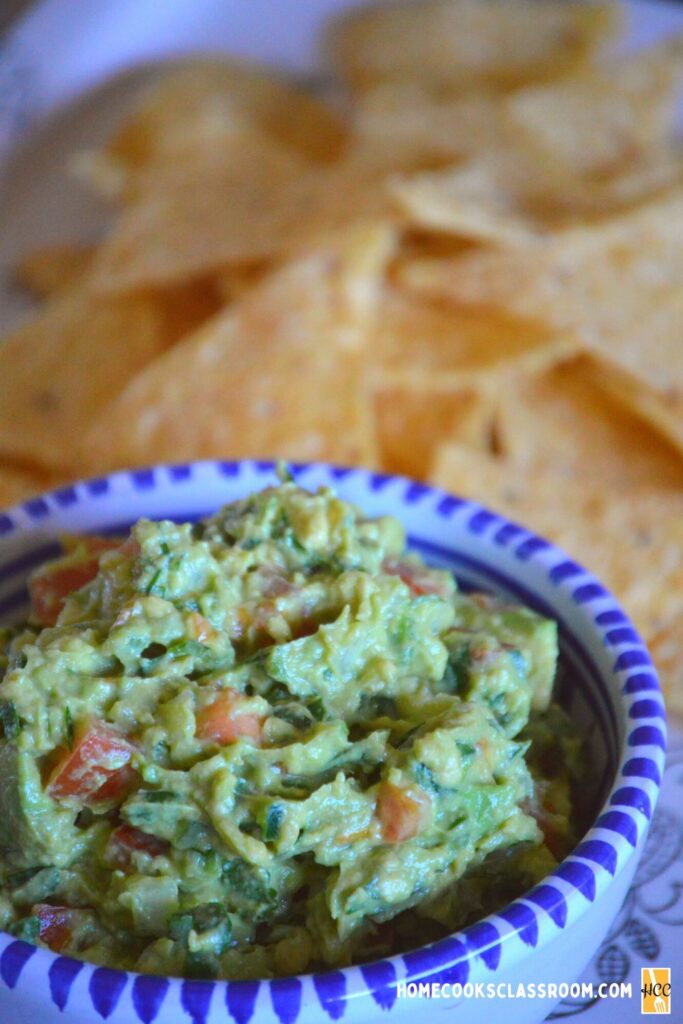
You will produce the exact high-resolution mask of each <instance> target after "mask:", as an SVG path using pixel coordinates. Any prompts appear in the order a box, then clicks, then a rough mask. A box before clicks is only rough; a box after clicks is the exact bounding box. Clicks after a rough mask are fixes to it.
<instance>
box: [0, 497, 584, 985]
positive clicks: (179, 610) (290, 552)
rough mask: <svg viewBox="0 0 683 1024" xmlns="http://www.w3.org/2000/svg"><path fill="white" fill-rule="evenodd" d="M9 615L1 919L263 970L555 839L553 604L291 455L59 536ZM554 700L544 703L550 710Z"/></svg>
mask: <svg viewBox="0 0 683 1024" xmlns="http://www.w3.org/2000/svg"><path fill="white" fill-rule="evenodd" d="M30 589H31V597H32V613H31V618H30V620H29V622H28V623H27V624H26V625H24V626H22V627H17V628H5V629H4V630H2V633H1V634H0V650H1V651H2V653H1V655H0V673H2V682H1V683H0V722H1V724H2V734H3V738H2V739H1V740H0V772H1V773H2V780H3V783H2V787H0V815H1V816H2V821H3V829H2V831H0V927H4V928H5V929H7V930H9V931H11V932H13V933H14V934H15V935H19V936H21V937H23V938H25V939H28V940H30V941H36V942H40V943H43V944H45V945H47V946H49V947H50V948H51V949H53V950H58V951H60V952H62V953H66V954H70V955H74V956H78V957H81V958H84V959H86V960H91V961H94V962H96V963H102V964H108V965H113V966H117V967H123V968H131V969H136V970H140V971H149V972H158V973H168V974H179V975H185V976H193V977H224V978H245V977H259V976H260V977H267V976H271V975H274V974H287V973H295V972H300V971H303V970H306V969H313V968H316V967H320V966H322V965H328V966H332V965H342V964H348V963H351V962H353V961H358V960H363V959H368V958H370V957H374V956H383V955H386V954H388V953H390V952H395V951H397V950H400V949H405V948H409V947H410V946H413V945H416V944H422V943H423V942H425V941H428V940H430V939H433V938H435V937H438V936H439V935H443V934H445V933H447V932H449V931H452V930H453V929H454V928H457V927H459V926H460V925H462V924H464V923H467V922H468V921H470V920H472V919H475V918H477V917H479V916H481V914H483V913H485V912H487V911H489V910H491V909H493V908H494V907H496V906H498V905H500V903H502V902H504V901H506V900H507V899H509V898H510V897H512V896H514V895H516V894H518V893H519V892H521V891H523V890H524V889H525V888H526V887H528V886H529V885H530V884H532V883H533V882H535V881H536V880H537V879H538V878H539V877H541V876H542V875H543V874H545V873H546V872H547V870H548V869H549V868H551V867H552V866H553V864H554V863H555V858H556V857H560V856H562V855H563V854H564V853H565V852H566V851H567V849H568V848H569V846H570V845H571V843H572V841H573V839H572V828H571V825H570V821H571V801H570V790H571V780H572V777H573V776H574V775H575V766H576V762H577V759H578V752H579V747H578V743H577V740H576V738H575V737H574V735H573V733H572V730H571V728H570V726H569V724H568V722H567V720H566V718H565V716H564V715H563V713H562V712H561V711H560V710H559V709H558V708H556V707H553V706H552V705H550V695H551V691H552V686H553V679H554V675H555V667H556V660H557V630H556V626H555V624H554V623H553V622H551V621H549V620H547V619H543V618H541V617H539V616H538V615H536V614H535V613H534V612H532V611H530V610H528V609H525V608H520V607H511V606H508V605H505V604H502V603H501V602H500V601H497V600H495V599H492V598H490V597H487V596H484V595H476V594H474V595H463V594H462V593H460V592H458V590H457V588H456V584H455V581H454V579H453V577H452V575H451V574H450V573H448V572H444V571H441V570H438V569H431V568H429V567H427V566H425V565H424V564H423V563H422V562H421V561H420V560H419V559H418V558H416V557H415V556H414V555H411V554H407V553H406V551H405V538H404V534H403V530H402V528H401V526H400V524H399V523H398V522H397V521H395V520H394V519H390V518H382V519H376V520H369V519H366V518H364V517H363V515H362V513H361V512H360V511H359V510H358V509H356V508H354V507H352V506H350V505H348V504H347V503H345V502H343V501H341V500H340V499H339V498H337V497H336V496H335V495H334V493H332V492H331V491H329V490H321V491H320V492H319V493H317V494H310V493H308V492H307V491H304V490H302V489H300V488H299V487H297V486H296V485H295V484H294V483H291V482H284V483H282V484H281V485H280V486H278V487H272V488H269V489H267V490H265V491H263V492H262V493H260V494H257V495H254V496H251V497H249V498H246V499H244V500H241V501H237V502H234V503H232V504H230V505H228V506H226V507H225V508H223V509H221V511H220V512H218V513H217V514H216V515H215V516H213V517H211V518H210V519H207V520H205V521H203V522H200V523H183V524H177V523H173V522H168V521H164V522H150V521H147V520H141V521H140V522H138V523H137V524H136V525H135V526H134V527H133V529H132V531H131V533H130V536H129V537H128V538H126V539H125V540H122V539H117V540H107V539H98V538H80V539H72V540H70V541H69V542H68V543H67V545H66V550H65V554H64V556H63V557H61V558H60V559H58V560H57V561H55V562H52V563H49V564H48V565H46V566H44V567H43V568H41V569H40V570H39V571H38V572H37V573H36V574H35V575H34V577H33V579H32V581H31V587H30ZM549 705H550V710H549Z"/></svg>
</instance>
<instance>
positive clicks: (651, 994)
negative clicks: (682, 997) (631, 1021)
mask: <svg viewBox="0 0 683 1024" xmlns="http://www.w3.org/2000/svg"><path fill="white" fill-rule="evenodd" d="M640 1012H641V1013H671V969H670V968H669V967H641V969H640Z"/></svg>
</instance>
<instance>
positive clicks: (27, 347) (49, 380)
mask: <svg viewBox="0 0 683 1024" xmlns="http://www.w3.org/2000/svg"><path fill="white" fill-rule="evenodd" d="M215 308H216V306H215V300H214V302H213V304H212V302H211V297H210V295H208V296H207V295H204V294H203V293H201V292H200V293H196V292H194V291H190V290H185V289H180V290H179V292H178V293H175V294H174V295H173V296H166V297H164V296H159V295H151V294H148V295H144V296H143V295H138V296H127V297H126V298H125V299H113V298H105V297H103V296H101V295H98V294H96V293H93V292H92V291H91V290H89V289H87V288H84V287H82V286H81V285H80V284H79V283H77V285H76V286H75V287H73V288H69V289H67V290H66V291H64V292H60V293H59V294H58V295H57V296H56V297H55V298H53V299H52V300H50V301H49V302H48V304H47V305H46V306H45V307H44V308H43V309H42V310H41V311H40V312H39V313H38V314H37V315H36V316H34V317H32V318H31V319H29V320H28V321H27V322H26V323H24V324H23V325H22V326H20V327H19V329H18V330H16V331H15V332H14V333H12V334H11V335H10V336H9V337H8V338H6V339H5V340H4V341H3V343H2V345H1V346H0V452H1V453H3V455H5V456H7V457H10V458H12V459H18V460H27V461H31V462H35V463H36V464H38V465H40V466H43V467H46V468H48V469H64V470H67V471H68V470H71V469H73V470H76V471H78V470H80V468H81V467H80V464H79V461H78V454H77V453H78V450H79V447H80V443H81V439H82V437H83V433H84V432H85V431H86V429H87V428H88V426H89V424H90V422H91V421H92V420H93V419H94V418H95V417H96V416H98V415H99V413H100V411H101V409H102V408H103V407H104V406H105V405H106V404H107V402H109V401H110V399H111V398H112V396H113V395H115V394H117V392H118V391H119V390H120V389H121V388H123V387H124V386H125V385H126V384H127V383H128V381H129V380H130V379H131V378H132V377H134V376H135V374H137V373H139V372H140V371H141V370H142V369H143V368H144V367H145V366H147V364H148V363H150V362H151V361H152V360H154V359H156V357H157V356H159V355H160V354H161V353H162V352H164V351H165V350H166V348H167V347H168V346H169V345H170V344H172V343H173V342H174V341H175V340H176V339H177V337H178V336H179V335H180V334H181V333H182V332H183V331H184V330H187V329H190V328H194V327H196V326H197V323H198V322H201V320H202V319H204V316H205V315H206V314H207V313H209V312H211V311H213V310H214V309H215Z"/></svg>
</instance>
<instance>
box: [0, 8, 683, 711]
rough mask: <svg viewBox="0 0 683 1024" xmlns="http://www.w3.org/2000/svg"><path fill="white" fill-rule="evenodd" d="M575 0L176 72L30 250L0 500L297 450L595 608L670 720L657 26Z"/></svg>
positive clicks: (387, 11) (682, 284) (374, 32)
mask: <svg viewBox="0 0 683 1024" xmlns="http://www.w3.org/2000/svg"><path fill="white" fill-rule="evenodd" d="M621 34H622V12H621V11H620V9H619V7H618V6H616V5H615V4H613V3H611V2H609V0H608V2H602V0H593V2H591V0H586V2H571V0H487V2H486V3H484V2H482V0H421V2H420V0H416V2H414V3H409V2H396V0H388V2H383V3H381V4H378V5H376V6H371V7H366V8H354V9H353V10H352V11H351V13H349V14H346V15H344V16H343V17H341V18H338V19H337V20H336V21H334V22H333V23H332V24H331V25H330V26H329V27H328V31H327V33H326V37H325V39H324V41H323V45H324V47H325V52H326V54H327V57H328V61H329V64H330V67H331V68H332V69H333V72H334V75H335V76H336V77H335V79H334V81H335V83H336V84H335V85H334V87H331V86H330V87H329V88H326V89H325V96H326V97H328V99H323V98H321V97H320V96H319V95H314V94H313V93H311V92H310V91H307V90H306V89H304V88H303V87H300V86H298V85H297V84H296V83H294V82H292V81H291V80H288V79H286V78H284V77H283V76H281V75H278V74H277V73H276V72H274V71H272V70H264V69H260V68H256V67H247V66H244V65H241V64H238V63H236V62H232V61H224V62H219V61H215V60H214V61H203V62H197V61H195V62H192V63H189V64H187V65H184V66H182V67H181V68H180V69H176V70H174V71H173V72H171V73H168V74H167V76H166V77H160V79H159V81H158V82H157V83H156V84H155V85H154V87H153V88H152V89H151V91H150V92H149V94H147V95H144V96H141V97H140V99H139V103H138V105H137V107H136V109H134V110H132V111H131V112H130V114H129V116H128V117H127V119H126V121H125V122H124V123H123V124H122V125H121V127H120V129H119V130H118V132H117V133H116V135H115V136H114V138H112V139H111V140H110V141H109V143H108V145H106V147H105V148H104V149H103V150H101V151H97V152H88V153H79V154H74V162H73V163H74V173H77V174H78V175H79V176H80V178H81V179H82V181H83V183H84V187H89V188H91V189H95V190H96V191H97V192H98V193H99V194H100V195H102V196H104V197H106V198H107V200H108V201H109V202H110V203H111V207H112V217H111V226H110V230H109V231H108V233H107V234H106V236H105V237H104V238H102V239H101V240H99V241H98V243H97V244H91V245H89V246H88V247H85V246H84V247H82V248H75V247H73V246H68V245H63V246H59V247H53V248H51V249H45V250H41V251H39V252H33V253H30V254H28V255H27V256H26V258H25V259H24V261H23V263H22V265H21V266H20V267H18V271H17V272H18V276H19V279H20V280H21V281H22V282H23V283H24V284H25V285H26V286H27V287H28V288H29V289H31V290H32V292H33V294H34V295H35V296H36V297H37V298H39V299H40V300H41V305H40V308H39V309H38V311H37V312H36V314H35V315H34V316H33V317H32V318H31V319H30V320H28V321H27V322H25V323H24V324H23V325H22V326H20V327H19V329H18V330H16V331H15V332H14V333H13V334H12V335H11V336H10V337H8V338H7V339H6V340H5V341H4V343H3V344H2V345H0V503H2V504H7V503H11V502H14V501H17V500H20V499H21V498H23V497H25V496H27V495H28V494H30V493H32V492H34V491H36V490H40V489H43V488H44V487H46V486H50V485H51V484H53V483H57V482H62V481H64V480H67V479H70V478H73V477H79V476H83V475H87V474H94V473H101V472H104V471H107V470H110V469H114V468H116V467H123V466H132V465H140V464H148V463H156V462H163V461H176V462H177V461H183V460H186V459H193V458H200V457H220V458H225V459H231V458H239V457H260V458H266V457H267V458H273V457H283V458H286V459H294V460H309V459H326V460H331V461H335V462H338V463H346V464H358V465H363V466H370V467H377V468H381V469H384V470H387V471H399V472H402V473H406V474H409V475H411V476H414V477H417V478H419V479H423V480H429V481H433V482H435V483H437V484H439V485H441V486H443V487H445V488H447V489H451V490H453V491H457V492H461V493H464V494H467V495H471V496H474V497H475V498H477V499H480V500H481V501H482V502H484V503H486V504H489V505H491V506H493V507H494V508H497V509H499V510H501V511H502V512H503V513H506V514H510V515H511V516H513V517H514V518H516V519H519V520H520V521H522V522H524V523H525V524H527V525H529V526H530V527H532V528H534V529H536V530H538V531H539V532H541V533H543V534H546V535H548V536H549V537H551V538H553V539H555V540H557V541H558V542H559V543H560V544H562V545H563V546H565V547H566V548H567V549H568V550H569V551H570V552H572V553H573V554H574V555H575V556H576V557H577V558H578V559H579V560H581V561H583V562H585V563H586V564H587V565H588V566H590V567H591V568H592V569H593V570H594V571H595V572H596V573H598V574H599V575H600V576H601V577H602V578H603V579H604V580H605V582H606V583H607V584H608V585H609V586H611V587H612V588H613V589H614V590H615V591H616V593H617V594H618V595H619V596H620V597H621V598H622V599H623V601H624V602H625V604H626V606H627V607H628V609H629V610H630V612H631V613H632V615H633V616H634V618H635V620H636V622H637V623H638V626H639V627H640V629H641V630H642V631H643V633H644V635H645V637H646V639H647V640H648V641H649V642H650V644H651V645H652V649H653V651H654V654H655V656H656V658H657V659H658V661H659V665H660V668H661V669H662V673H663V676H664V682H665V684H666V686H667V689H668V693H669V696H670V699H671V704H672V707H674V708H679V709H680V710H681V711H683V173H682V172H683V161H682V159H681V151H680V147H679V142H678V138H677V104H678V101H679V99H680V89H681V84H682V78H683V39H680V38H673V39H668V40H666V41H665V42H662V43H660V44H657V45H655V46H653V47H652V48H650V49H648V50H645V51H641V52H637V53H628V54H624V53H623V48H620V45H619V44H620V38H621Z"/></svg>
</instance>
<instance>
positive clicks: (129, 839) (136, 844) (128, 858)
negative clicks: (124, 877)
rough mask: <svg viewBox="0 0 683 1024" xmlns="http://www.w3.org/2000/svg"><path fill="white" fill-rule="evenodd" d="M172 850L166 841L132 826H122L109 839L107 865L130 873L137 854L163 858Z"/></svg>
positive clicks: (105, 856)
mask: <svg viewBox="0 0 683 1024" xmlns="http://www.w3.org/2000/svg"><path fill="white" fill-rule="evenodd" d="M169 849H170V844H169V843H167V842H166V840H165V839H159V838H158V837H157V836H151V835H149V834H148V833H147V832H142V831H141V830H140V829H139V828H134V827H133V826H132V825H120V826H119V828H117V829H116V830H115V831H114V832H112V834H111V835H110V837H109V840H108V842H107V845H106V847H105V850H104V858H105V860H106V862H107V864H109V865H111V866H112V867H115V868H120V869H121V871H128V870H130V868H131V867H132V864H133V854H134V853H135V852H140V853H148V854H149V855H150V857H161V856H162V855H163V854H165V853H167V852H168V850H169Z"/></svg>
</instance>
